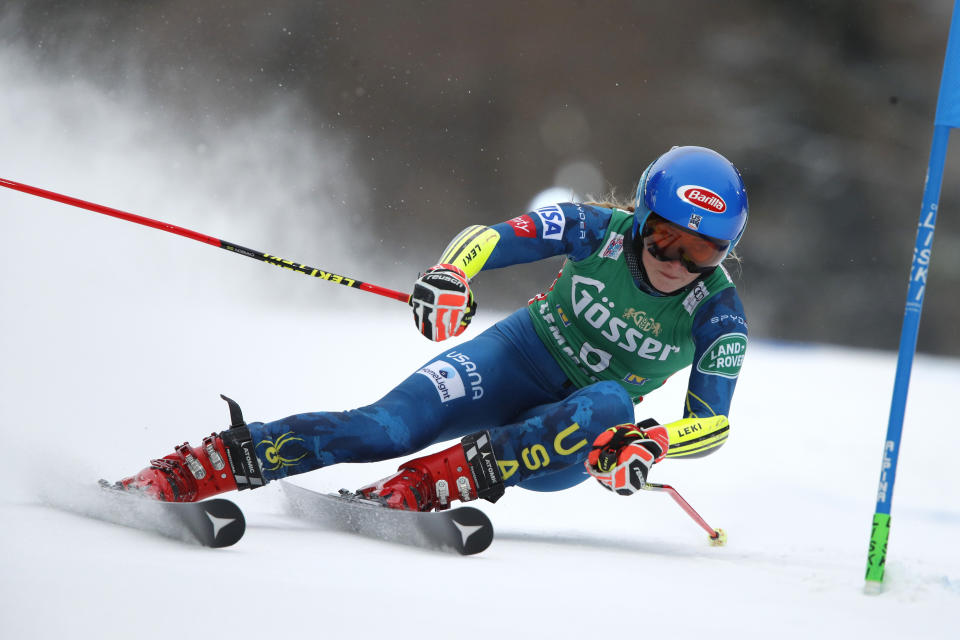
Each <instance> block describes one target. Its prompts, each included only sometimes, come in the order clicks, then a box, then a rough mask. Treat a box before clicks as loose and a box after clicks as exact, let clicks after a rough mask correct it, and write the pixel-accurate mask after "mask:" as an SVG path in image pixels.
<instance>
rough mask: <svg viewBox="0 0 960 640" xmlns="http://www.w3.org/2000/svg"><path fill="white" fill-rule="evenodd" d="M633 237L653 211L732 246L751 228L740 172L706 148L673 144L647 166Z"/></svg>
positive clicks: (638, 202)
mask: <svg viewBox="0 0 960 640" xmlns="http://www.w3.org/2000/svg"><path fill="white" fill-rule="evenodd" d="M635 206H636V211H635V214H634V216H635V219H634V226H633V230H634V237H638V235H639V231H640V229H641V228H642V227H643V224H644V223H645V222H646V219H647V216H649V215H650V213H651V212H654V213H656V214H657V215H659V216H660V217H662V218H665V219H667V220H669V221H670V222H673V223H674V224H678V225H680V226H681V227H685V228H688V229H692V230H694V231H696V232H697V233H701V234H703V235H705V236H709V237H711V238H716V239H717V240H724V241H729V242H730V248H731V249H732V248H733V247H734V246H735V245H736V244H737V242H738V241H739V240H740V237H741V236H742V235H743V230H744V229H745V228H746V226H747V216H748V213H749V206H748V204H747V190H746V188H745V187H744V185H743V178H741V177H740V172H739V171H737V168H736V167H735V166H733V163H731V162H730V161H729V160H727V159H726V158H724V157H723V156H722V155H720V154H719V153H717V152H716V151H713V150H711V149H707V148H705V147H674V148H673V149H671V150H670V151H668V152H666V153H665V154H663V155H662V156H660V157H659V158H657V159H656V160H654V161H653V163H652V164H651V165H650V166H649V167H647V170H646V171H644V172H643V176H642V177H641V178H640V184H639V185H638V187H637V196H636V203H635Z"/></svg>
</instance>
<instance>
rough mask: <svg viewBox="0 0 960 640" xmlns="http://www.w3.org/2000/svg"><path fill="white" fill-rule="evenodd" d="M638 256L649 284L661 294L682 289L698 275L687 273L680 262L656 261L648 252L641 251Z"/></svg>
mask: <svg viewBox="0 0 960 640" xmlns="http://www.w3.org/2000/svg"><path fill="white" fill-rule="evenodd" d="M640 255H641V260H643V268H644V269H646V271H647V278H648V279H649V280H650V284H651V285H653V288H654V289H656V290H657V291H660V292H662V293H673V292H674V291H676V290H678V289H682V288H683V287H685V286H687V285H688V284H690V283H691V282H693V281H694V280H696V279H697V277H699V275H700V274H698V273H690V272H689V271H687V269H686V267H684V266H683V264H682V263H681V262H680V260H666V261H664V260H657V259H656V258H654V257H653V256H652V255H650V252H649V251H641V252H640Z"/></svg>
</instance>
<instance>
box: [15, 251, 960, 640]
mask: <svg viewBox="0 0 960 640" xmlns="http://www.w3.org/2000/svg"><path fill="white" fill-rule="evenodd" d="M213 259H223V260H231V259H234V258H232V257H230V256H226V255H224V256H222V257H221V256H219V255H217V254H214V258H213ZM317 285H318V286H319V287H330V285H328V284H326V283H317ZM97 293H98V294H103V295H104V297H109V290H108V289H104V290H103V291H99V292H97ZM324 293H325V292H324V290H323V289H320V290H318V291H317V294H318V295H319V296H322V295H324ZM358 295H359V294H358ZM29 302H30V304H31V305H34V306H41V307H43V306H46V305H47V304H48V303H50V301H49V300H33V301H29ZM380 304H387V305H389V303H380ZM398 306H399V305H398ZM16 307H21V305H20V304H17V305H16ZM189 311H190V313H189V315H190V316H191V321H192V324H191V326H190V327H184V326H180V325H176V326H173V327H168V332H167V333H166V335H164V328H165V326H166V325H167V316H168V315H174V316H179V315H180V314H181V313H186V310H182V309H181V310H178V312H177V313H173V314H168V313H167V310H166V309H165V308H164V307H162V306H161V307H160V308H158V309H157V310H156V311H155V312H154V313H151V314H146V315H141V316H139V317H137V318H130V317H127V315H128V313H127V311H126V301H122V300H117V301H116V303H115V304H114V305H113V306H112V307H107V308H104V307H100V306H97V307H91V308H87V309H86V310H85V311H84V313H83V314H82V315H81V316H80V317H75V318H74V319H73V320H72V321H71V322H64V323H62V324H60V325H59V326H58V327H57V328H55V329H54V328H53V327H51V326H50V325H49V324H47V322H49V320H50V319H49V318H47V320H44V318H45V317H46V314H43V313H41V314H37V313H34V314H31V317H22V316H21V314H15V316H14V317H12V318H11V317H10V315H13V314H5V318H4V327H3V332H2V333H3V352H4V354H5V358H4V365H3V380H2V383H3V389H4V393H3V405H2V407H0V430H2V432H0V436H2V442H3V443H4V444H5V445H6V446H5V449H6V454H5V456H4V465H3V469H4V470H3V481H2V482H3V486H4V487H5V491H4V496H5V497H4V498H3V500H2V501H0V514H2V515H0V518H2V520H3V522H4V523H5V527H4V529H3V533H2V544H3V549H4V553H3V555H2V556H0V575H2V576H4V578H3V582H2V586H0V589H2V593H0V637H4V638H19V637H30V638H58V637H63V636H64V635H69V636H71V637H84V638H86V637H89V638H94V637H97V638H160V637H165V636H166V635H167V634H169V633H170V632H171V631H174V630H175V629H178V628H179V629H182V630H183V631H184V632H188V633H189V634H190V635H192V636H196V637H205V636H206V635H207V634H211V635H212V634H223V633H224V631H225V630H230V631H231V632H233V633H244V634H255V635H261V636H263V635H273V634H277V633H302V632H304V631H306V632H308V633H316V634H318V635H320V634H322V635H324V636H329V637H339V636H341V635H342V634H351V635H354V636H359V637H371V638H374V637H397V636H398V634H399V636H404V637H407V636H409V635H411V634H413V633H416V634H417V636H416V637H427V638H431V637H437V638H446V637H457V638H479V637H491V636H493V637H496V636H504V635H528V636H533V637H545V636H547V635H551V636H552V637H558V638H559V637H564V638H566V637H583V636H585V635H589V634H592V633H598V632H599V631H601V630H603V632H604V633H607V632H617V630H619V629H620V628H625V629H628V630H629V631H628V632H629V633H631V634H633V633H640V632H641V631H642V632H644V633H645V634H648V635H649V634H653V635H654V636H659V635H660V634H669V637H671V638H693V637H697V636H699V635H700V634H701V633H709V634H711V635H712V636H713V637H721V638H751V637H758V638H759V637H770V636H772V635H775V636H777V637H782V638H800V637H809V636H810V635H811V634H812V633H821V634H825V635H826V637H844V636H853V635H854V634H856V635H857V636H861V635H862V636H871V637H877V638H899V637H918V638H953V637H956V635H955V634H956V628H955V627H956V622H957V614H956V609H955V607H956V606H957V604H958V603H960V560H958V556H957V553H956V546H955V543H954V541H955V539H956V538H957V536H958V534H960V509H958V507H957V502H956V499H955V495H956V492H957V488H958V487H957V480H956V476H955V474H954V472H953V468H955V465H954V464H953V458H952V451H951V447H949V446H946V445H947V444H948V441H946V436H947V432H946V427H944V426H942V425H944V422H943V419H942V417H941V415H940V413H941V412H940V411H939V406H940V404H941V402H942V399H943V398H944V397H948V395H949V394H950V393H951V392H955V391H956V389H958V388H960V366H958V364H960V363H958V362H956V361H952V360H946V359H938V358H932V357H920V358H919V359H918V362H917V366H916V369H915V371H914V378H913V386H912V395H911V398H910V405H909V411H908V419H907V424H906V426H905V440H904V448H903V453H902V457H901V466H900V475H899V477H898V483H897V486H896V494H895V506H894V517H893V524H892V533H891V539H890V550H889V562H888V569H887V579H886V592H885V593H884V594H882V595H880V596H873V597H871V596H866V595H863V594H862V592H861V589H862V586H863V571H864V565H865V558H866V545H867V540H868V535H869V528H870V520H871V517H872V512H873V506H874V503H873V496H874V495H875V491H876V482H877V476H878V472H879V462H880V455H881V450H882V444H883V435H884V429H885V417H886V416H885V413H886V407H885V405H887V403H888V396H889V390H890V388H891V385H892V372H893V369H894V359H893V356H892V355H891V354H886V353H871V352H860V351H852V350H843V349H837V348H827V347H816V346H802V345H795V346H789V345H788V346H785V345H778V344H770V343H766V344H764V343H760V342H758V343H754V344H753V345H752V347H751V353H750V355H749V358H748V360H747V364H746V366H745V368H744V371H743V374H742V379H741V381H740V385H739V388H738V393H737V398H736V406H735V410H734V413H733V420H734V422H733V424H734V431H733V435H732V436H731V438H730V440H729V442H728V443H727V444H726V445H725V446H724V448H723V449H721V450H720V451H719V452H718V453H716V454H715V455H713V456H710V457H707V458H704V459H701V460H697V461H686V460H681V461H673V460H671V461H667V462H665V463H664V464H662V465H660V466H658V467H656V468H655V470H654V474H653V477H652V478H651V479H652V480H656V481H659V482H666V483H669V484H672V485H674V486H675V487H677V489H678V490H679V491H680V492H681V494H683V495H684V496H685V497H686V498H687V499H688V500H689V501H690V503H691V504H692V505H693V506H694V508H695V509H697V510H698V511H699V513H700V514H701V515H702V516H703V517H704V518H705V519H706V520H707V521H708V522H709V523H710V524H711V525H712V526H715V527H723V528H724V529H725V530H726V531H727V532H728V534H729V543H728V545H727V546H726V547H723V548H716V547H711V546H710V545H709V544H708V541H707V536H706V534H705V533H704V532H703V531H702V530H701V529H700V528H698V527H697V526H696V525H695V524H694V523H693V521H692V520H690V519H689V518H688V517H687V516H686V514H684V513H683V512H682V511H681V510H680V509H679V508H678V507H677V506H676V505H675V504H674V503H673V502H672V501H671V500H670V499H669V498H668V497H667V496H666V495H663V494H657V493H644V494H640V495H637V496H633V497H630V498H622V497H619V496H613V495H610V494H608V493H607V492H606V491H604V490H602V489H601V488H600V487H599V486H597V485H595V484H593V483H584V484H583V485H580V486H578V487H576V488H574V489H572V490H569V491H566V492H560V493H554V494H542V493H533V492H527V491H523V490H516V489H514V490H511V491H510V492H509V493H508V494H507V495H506V496H505V497H504V498H503V499H502V500H501V501H500V502H499V503H497V504H496V505H490V504H487V503H480V504H479V506H480V508H482V509H483V510H484V511H486V512H487V513H488V514H489V515H490V517H491V518H492V519H493V521H494V523H495V527H496V531H497V536H496V539H495V541H494V544H493V545H492V547H491V548H490V549H488V550H487V551H486V552H485V553H483V554H481V555H479V556H475V557H469V558H461V557H452V556H447V555H443V554H436V553H430V552H424V551H419V550H415V549H408V548H404V547H400V546H395V545H390V544H386V543H382V542H376V541H369V540H364V539H360V538H356V537H352V536H349V535H346V534H341V533H334V532H328V531H322V530H316V529H313V528H310V527H309V526H307V525H306V524H305V523H303V522H301V521H298V520H296V519H293V518H291V517H289V516H287V515H285V513H284V499H283V495H282V492H281V491H280V490H279V488H278V487H276V486H274V485H271V486H268V487H266V488H264V489H262V490H259V491H254V492H246V493H244V494H234V496H233V497H234V498H235V500H236V501H237V502H238V504H240V505H241V507H242V508H243V509H244V511H245V513H246V516H247V521H248V530H247V534H246V536H245V538H244V539H243V540H242V541H241V542H240V543H239V544H238V545H237V546H235V547H232V548H230V549H224V550H205V549H201V548H195V547H190V546H186V545H184V544H181V543H177V542H173V541H169V540H166V539H164V538H160V537H157V536H153V535H150V534H146V533H143V532H139V531H134V530H130V529H124V528H121V527H117V526H115V525H110V524H106V523H102V522H98V521H95V520H90V519H86V518H83V517H79V516H75V515H72V514H70V513H68V512H65V511H63V510H60V509H57V508H54V507H52V506H50V505H51V504H55V505H65V504H66V505H69V503H70V502H71V500H78V499H79V498H80V495H81V493H82V489H83V486H84V484H87V483H92V482H93V481H95V480H96V479H97V478H99V477H105V478H110V479H115V478H118V477H120V476H121V475H124V474H127V473H130V472H133V471H135V470H137V469H138V468H139V467H141V466H143V464H145V463H146V461H147V459H148V458H150V457H155V456H160V455H164V454H166V453H168V452H169V451H170V450H172V448H171V447H172V445H173V444H175V443H178V442H181V441H182V440H184V439H190V440H192V441H194V442H196V441H197V440H198V439H199V438H201V437H202V436H203V435H205V434H206V433H209V432H210V431H213V430H218V429H221V428H223V427H225V426H226V424H227V414H226V406H225V405H223V403H222V402H221V401H220V400H219V399H218V398H217V395H216V393H215V392H217V391H223V392H225V393H227V394H228V395H232V396H234V397H235V398H236V399H237V400H238V401H240V402H241V404H242V406H244V408H245V411H246V413H247V417H248V419H258V418H259V419H269V418H275V417H279V416H281V415H285V414H287V413H292V412H296V411H302V410H308V409H320V408H343V407H346V406H351V405H355V404H358V403H360V402H363V401H366V400H371V399H373V398H375V397H377V396H378V394H379V393H381V392H382V391H383V390H385V389H386V388H388V386H389V385H390V383H391V381H395V380H399V379H400V378H401V377H402V376H404V375H405V374H406V373H407V372H409V371H410V370H411V369H412V368H413V366H414V365H416V364H419V363H420V362H421V361H424V360H426V359H427V358H428V357H429V356H428V355H427V356H425V352H429V353H432V349H433V347H434V345H430V344H428V343H427V344H422V343H426V341H423V340H422V339H420V338H419V337H418V336H417V335H416V334H415V333H414V332H413V331H412V330H411V328H410V327H409V326H407V325H408V324H409V323H408V322H400V321H399V320H400V319H399V318H397V319H396V320H397V321H396V322H394V321H392V320H394V319H393V318H392V314H388V315H391V321H390V322H386V321H382V318H379V317H377V315H376V314H371V313H370V312H356V311H349V312H344V313H315V314H301V313H284V312H280V311H259V312H258V311H251V310H250V309H246V310H244V311H243V312H242V313H225V312H223V311H222V310H218V309H200V308H197V307H194V308H192V309H190V310H189ZM400 311H403V312H405V310H404V309H402V308H401V309H400ZM399 315H401V316H402V315H404V314H403V313H400V314H399ZM111 318H114V320H113V321H112V322H111V320H110V319H111ZM403 319H404V320H406V318H403ZM175 320H176V318H175ZM491 320H492V318H491ZM114 322H115V323H116V324H113V323H114ZM104 324H107V325H110V326H108V327H104V326H103V325H104ZM120 325H122V326H123V329H122V330H121V331H122V332H121V333H120V334H119V335H117V334H116V333H115V329H116V328H117V326H120ZM191 333H192V334H194V335H191ZM374 335H375V336H376V338H372V337H371V336H374ZM151 336H154V337H151ZM157 336H163V337H162V338H160V337H157ZM94 345H95V346H94ZM387 345H392V346H391V347H390V355H389V357H384V348H385V347H386V346H387ZM682 393H683V388H682V381H681V380H676V379H675V383H674V382H671V383H670V384H669V385H668V387H667V388H665V389H663V390H661V391H660V392H658V393H657V394H655V395H652V396H650V397H649V398H648V399H647V400H646V401H645V402H644V403H643V404H641V405H640V407H639V408H638V417H639V416H645V415H647V414H648V413H649V414H650V415H654V416H661V417H662V418H663V419H667V418H672V417H673V416H674V415H676V409H677V408H679V406H680V400H681V398H682ZM221 405H223V406H221ZM785 407H786V408H787V409H786V410H785ZM641 409H642V411H640V410H641ZM938 434H939V435H938ZM394 465H395V461H391V462H384V463H378V464H374V465H348V466H346V467H343V468H337V467H334V468H330V469H325V470H320V471H317V472H314V473H312V474H307V475H305V476H300V477H298V478H296V479H295V481H296V482H297V483H299V484H302V485H303V486H308V487H311V488H316V489H337V488H339V487H340V486H347V487H355V486H358V485H359V484H360V483H364V482H366V481H369V480H373V479H376V478H378V477H380V476H382V475H386V474H387V473H389V472H390V471H391V470H392V469H393V466H394ZM474 504H477V503H474Z"/></svg>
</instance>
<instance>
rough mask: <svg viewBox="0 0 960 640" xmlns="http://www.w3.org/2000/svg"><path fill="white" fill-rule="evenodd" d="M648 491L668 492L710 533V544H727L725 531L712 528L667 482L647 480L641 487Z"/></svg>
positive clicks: (718, 545) (717, 545)
mask: <svg viewBox="0 0 960 640" xmlns="http://www.w3.org/2000/svg"><path fill="white" fill-rule="evenodd" d="M643 488H644V489H647V490H649V491H665V492H666V493H669V494H670V497H671V498H673V501H674V502H676V503H677V504H678V505H680V508H681V509H683V510H684V511H686V512H687V515H688V516H690V517H691V518H693V521H694V522H696V523H697V524H698V525H700V526H701V527H702V528H703V530H704V531H706V532H707V533H708V534H709V535H710V544H712V545H713V546H715V547H722V546H723V545H725V544H727V532H726V531H724V530H723V529H714V528H713V527H711V526H710V525H709V524H707V521H706V520H704V519H703V518H701V517H700V514H699V513H697V512H696V510H695V509H694V508H693V507H691V506H690V503H689V502H687V501H686V500H684V499H683V496H681V495H680V492H679V491H677V490H676V489H674V488H673V487H671V486H670V485H668V484H655V483H653V482H648V483H646V485H644V487H643Z"/></svg>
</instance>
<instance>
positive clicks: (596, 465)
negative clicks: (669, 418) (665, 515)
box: [584, 420, 670, 496]
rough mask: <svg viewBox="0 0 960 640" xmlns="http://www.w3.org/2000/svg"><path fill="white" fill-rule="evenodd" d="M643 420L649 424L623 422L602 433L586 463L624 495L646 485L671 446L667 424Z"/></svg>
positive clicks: (610, 487) (597, 476)
mask: <svg viewBox="0 0 960 640" xmlns="http://www.w3.org/2000/svg"><path fill="white" fill-rule="evenodd" d="M641 424H645V425H647V424H648V425H649V426H648V428H645V429H644V428H641V427H640V426H638V425H633V424H621V425H617V426H615V427H610V428H609V429H607V430H606V431H604V432H603V433H601V434H600V435H599V436H597V439H596V440H594V441H593V448H592V449H591V450H590V454H589V455H588V456H587V461H586V462H585V463H584V465H585V466H586V467H587V472H588V473H589V474H590V475H592V476H593V477H594V478H596V479H597V481H598V482H599V483H600V484H602V485H603V486H604V487H606V488H607V489H609V490H610V491H615V492H616V493H619V494H620V495H622V496H629V495H631V494H634V493H636V492H637V491H639V490H641V489H643V488H644V487H645V486H646V484H647V474H648V473H650V467H652V466H653V465H654V463H656V462H660V461H661V460H663V457H664V456H665V455H666V453H667V449H668V448H669V446H670V445H669V441H668V439H667V430H666V428H665V427H662V426H660V425H658V424H656V423H654V422H653V421H652V420H651V421H645V422H644V423H641Z"/></svg>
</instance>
